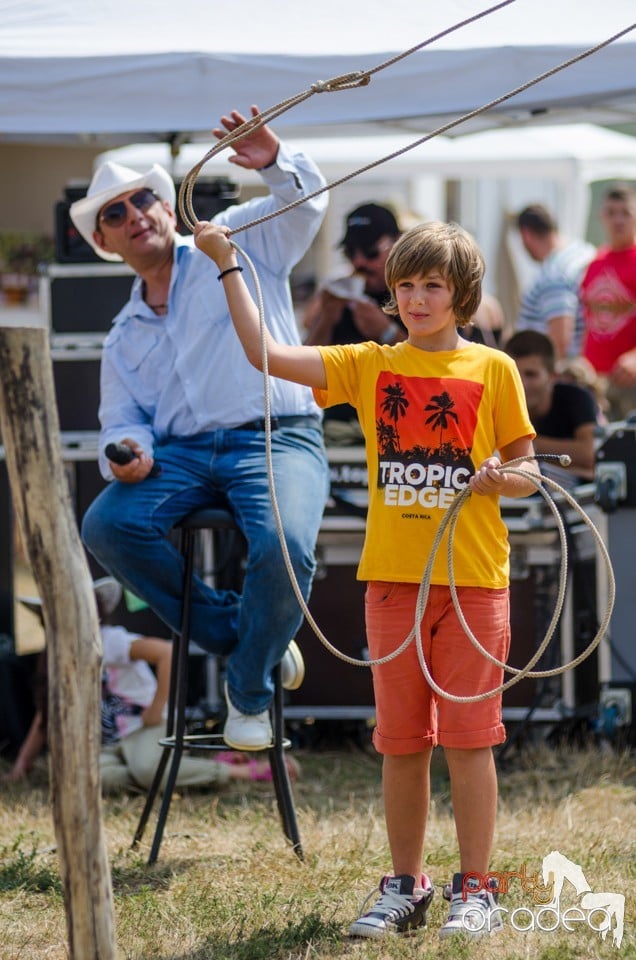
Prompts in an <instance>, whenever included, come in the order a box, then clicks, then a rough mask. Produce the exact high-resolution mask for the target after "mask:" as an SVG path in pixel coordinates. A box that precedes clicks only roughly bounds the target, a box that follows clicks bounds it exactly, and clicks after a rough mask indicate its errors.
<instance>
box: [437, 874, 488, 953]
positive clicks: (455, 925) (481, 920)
mask: <svg viewBox="0 0 636 960" xmlns="http://www.w3.org/2000/svg"><path fill="white" fill-rule="evenodd" d="M463 881H464V874H462V873H456V874H454V876H453V883H452V887H451V889H450V890H449V892H448V895H447V893H446V891H444V897H445V898H446V897H447V896H448V899H450V912H449V914H448V920H447V921H446V923H445V924H444V926H443V927H442V929H441V930H440V932H439V935H440V939H442V940H445V939H446V938H447V937H452V936H454V935H455V934H458V933H464V934H466V936H468V937H471V938H473V937H487V936H489V935H490V934H493V933H498V932H499V930H501V929H502V927H503V920H502V918H501V911H500V910H499V908H498V906H497V892H496V889H495V888H493V889H490V890H483V889H477V887H478V884H477V883H475V884H474V886H475V889H474V891H472V890H471V889H470V888H471V880H470V879H469V881H468V882H467V884H466V888H465V889H464V882H463Z"/></svg>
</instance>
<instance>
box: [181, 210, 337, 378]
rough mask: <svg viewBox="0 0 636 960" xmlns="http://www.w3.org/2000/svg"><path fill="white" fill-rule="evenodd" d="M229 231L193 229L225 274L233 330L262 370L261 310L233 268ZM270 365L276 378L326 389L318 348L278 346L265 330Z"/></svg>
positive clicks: (209, 227)
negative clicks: (259, 313)
mask: <svg viewBox="0 0 636 960" xmlns="http://www.w3.org/2000/svg"><path fill="white" fill-rule="evenodd" d="M228 232H229V228H228V227H225V226H219V225H217V224H214V223H207V222H205V221H200V222H199V223H197V224H196V226H195V228H194V242H195V243H196V245H197V247H198V248H199V250H202V251H203V253H205V254H207V256H208V257H210V259H211V260H213V261H214V263H215V264H216V265H217V267H218V269H219V274H223V273H224V271H229V272H228V273H225V275H224V276H222V278H221V283H222V284H223V288H224V290H225V296H226V297H227V303H228V307H229V309H230V314H231V316H232V321H233V323H234V327H235V329H236V332H237V334H238V337H239V339H240V341H241V343H242V345H243V349H244V350H245V354H246V356H247V359H248V360H249V361H250V363H251V364H252V365H253V366H254V367H256V368H257V369H258V370H262V369H263V363H262V350H261V332H260V324H259V316H258V308H257V306H256V304H255V303H254V301H253V299H252V296H251V294H250V292H249V290H248V289H247V286H246V284H245V282H244V280H243V277H242V276H241V272H240V271H239V270H233V269H232V268H233V267H237V266H238V265H239V263H238V259H237V254H236V250H235V248H234V247H233V246H232V244H231V243H230V241H229V238H228V236H227V234H228ZM266 342H267V365H268V369H269V372H270V374H271V375H272V376H274V377H281V378H282V379H283V380H293V381H294V382H295V383H304V384H305V385H306V386H308V387H316V388H318V389H321V390H324V389H325V388H326V386H327V376H326V373H325V365H324V363H323V360H322V357H321V355H320V351H319V350H318V349H317V348H316V347H307V346H295V345H291V344H288V343H278V342H277V341H276V340H274V338H273V337H272V336H271V334H270V333H269V331H266Z"/></svg>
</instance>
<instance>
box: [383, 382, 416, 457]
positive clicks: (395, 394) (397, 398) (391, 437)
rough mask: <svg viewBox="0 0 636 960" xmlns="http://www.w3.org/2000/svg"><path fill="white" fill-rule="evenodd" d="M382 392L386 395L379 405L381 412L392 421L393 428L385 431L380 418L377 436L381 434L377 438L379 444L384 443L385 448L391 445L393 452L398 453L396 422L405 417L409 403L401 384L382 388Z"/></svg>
mask: <svg viewBox="0 0 636 960" xmlns="http://www.w3.org/2000/svg"><path fill="white" fill-rule="evenodd" d="M382 392H383V393H385V394H386V396H385V398H384V400H383V401H382V404H381V408H382V412H383V413H385V414H386V415H387V417H388V418H389V419H390V420H393V423H394V427H393V428H391V427H390V426H389V429H388V430H387V424H385V423H384V421H383V420H382V419H381V418H380V420H378V423H377V427H378V434H382V437H380V436H378V441H379V442H380V443H382V441H384V445H385V447H386V446H388V444H389V443H392V445H393V447H394V449H395V451H396V452H398V453H399V450H400V435H399V433H398V429H397V422H398V420H399V419H400V417H403V416H405V414H406V411H407V409H408V406H409V401H408V400H407V398H406V396H405V394H404V387H403V386H402V384H401V383H390V384H388V386H386V387H382Z"/></svg>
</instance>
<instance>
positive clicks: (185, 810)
mask: <svg viewBox="0 0 636 960" xmlns="http://www.w3.org/2000/svg"><path fill="white" fill-rule="evenodd" d="M296 755H297V756H298V759H299V760H300V762H301V764H302V771H303V776H302V779H301V781H300V782H299V783H297V784H296V785H295V788H294V793H295V797H296V805H297V813H298V819H299V826H300V831H301V836H302V841H303V846H304V851H305V861H304V862H303V863H301V862H300V861H299V860H298V859H297V858H296V857H295V856H294V854H293V853H292V851H291V850H290V849H289V848H288V847H287V846H286V844H285V841H284V839H283V835H282V832H281V829H280V823H279V820H278V813H277V810H276V806H275V802H274V799H273V792H272V788H271V785H270V784H266V783H264V784H263V783H257V784H249V785H248V786H247V787H243V786H239V785H238V784H233V785H232V786H230V787H228V788H225V789H224V790H223V791H222V792H220V793H216V794H203V793H190V794H182V795H179V796H175V798H174V800H173V805H172V809H171V812H170V817H169V820H168V823H167V827H166V833H165V835H164V841H163V845H162V848H161V851H160V856H159V860H158V862H157V864H155V865H154V866H153V867H149V866H147V864H146V858H147V855H148V849H149V843H150V839H151V836H152V827H153V826H154V821H152V822H151V824H150V825H149V828H148V830H147V835H146V836H145V837H144V841H143V843H142V845H141V847H140V849H139V850H131V849H130V841H131V838H132V836H133V833H134V830H135V826H136V822H137V818H138V816H139V813H140V810H141V805H142V798H141V797H130V796H127V797H121V798H108V799H106V800H105V801H104V822H105V828H106V835H107V844H108V851H109V856H110V861H111V866H112V877H113V889H114V896H115V914H116V930H117V943H118V947H119V949H120V951H121V957H122V958H126V960H212V958H214V960H217V958H218V960H265V958H272V960H310V958H334V957H345V958H353V960H358V958H365V960H366V958H369V960H373V958H388V960H390V958H396V960H397V958H401V960H409V958H415V957H417V958H418V960H428V958H432V957H439V958H442V960H444V958H449V960H462V958H468V957H486V958H489V957H493V958H496V960H513V958H515V960H516V958H524V960H575V958H576V960H579V958H580V960H593V958H601V957H617V958H619V957H620V958H629V960H634V958H636V939H635V937H634V922H635V920H636V758H635V757H634V755H633V753H629V752H623V753H620V754H615V753H611V752H601V751H598V750H594V749H587V750H583V751H581V750H574V749H572V748H560V749H556V748H555V749H547V748H546V747H545V746H543V745H541V746H539V747H536V746H535V747H532V748H528V749H527V750H524V751H523V752H522V753H521V752H520V753H518V754H516V755H515V757H514V758H512V759H511V760H509V761H508V763H507V765H506V768H504V769H503V770H501V771H500V813H499V819H498V829H497V836H496V841H495V848H494V851H493V857H492V869H493V870H496V871H498V872H503V871H514V870H519V869H520V868H521V866H522V864H525V865H526V868H527V870H528V873H532V872H535V871H538V870H540V868H541V862H542V859H543V857H544V856H546V854H548V853H549V852H550V851H552V850H559V851H560V852H561V853H562V854H564V855H565V856H567V857H568V858H569V859H570V860H572V861H573V862H575V863H577V864H579V865H580V866H581V867H582V868H583V871H584V873H585V876H586V878H587V880H588V882H589V884H590V886H591V887H592V889H593V891H595V892H597V891H609V892H615V893H623V894H625V896H626V913H625V934H624V937H623V941H622V944H621V946H620V948H617V947H616V946H615V945H613V944H612V938H611V934H610V935H609V936H608V938H607V940H606V941H603V940H602V939H601V937H600V935H599V934H598V933H596V932H594V931H593V930H592V929H590V927H589V926H588V925H587V924H583V923H579V924H573V925H572V930H571V932H569V931H567V930H564V929H563V928H562V926H561V927H559V929H558V930H555V931H552V932H543V933H542V932H540V931H534V932H520V931H519V930H518V929H514V927H513V926H512V925H511V924H507V925H506V928H505V929H504V931H503V932H502V933H500V934H498V935H497V936H496V937H492V938H488V939H482V940H479V941H473V942H467V941H465V940H464V938H463V937H461V938H456V939H454V940H452V941H450V942H449V941H445V942H444V943H441V942H440V941H439V940H438V937H437V930H438V928H439V927H440V925H441V924H442V923H443V922H444V919H445V916H446V909H447V904H446V903H445V902H444V901H443V899H442V896H441V888H442V885H443V883H444V882H445V881H447V880H449V879H450V877H451V875H452V873H453V870H454V869H455V864H456V843H455V834H454V827H453V821H452V815H451V810H450V802H449V789H448V781H447V777H446V772H445V766H444V763H443V757H442V756H441V755H440V757H436V758H435V761H434V777H433V801H432V810H431V818H430V826H429V830H428V839H427V854H426V870H427V871H428V873H429V874H430V875H431V877H432V878H433V881H434V883H435V886H436V888H437V893H436V895H435V898H434V901H433V905H432V907H431V910H430V913H429V925H428V928H427V929H426V930H424V931H421V932H419V933H418V934H417V935H416V936H413V937H409V938H396V937H394V938H391V939H390V940H383V941H352V940H349V939H348V938H347V936H346V931H347V927H348V924H349V923H350V922H351V920H352V919H353V918H354V917H355V916H356V915H357V912H358V909H359V906H360V904H361V901H362V900H363V899H364V897H365V896H366V895H367V893H369V892H370V890H371V889H372V888H373V887H374V886H375V885H377V883H378V881H379V879H380V877H381V875H382V874H383V873H384V872H387V871H388V869H389V859H388V852H387V846H386V841H385V835H384V825H383V820H382V808H381V802H380V794H379V783H380V763H379V759H378V757H377V756H376V755H375V754H374V753H373V751H372V750H371V749H370V748H369V749H367V748H366V745H364V744H363V746H362V747H361V748H352V747H350V748H348V749H347V748H345V749H342V750H338V751H333V750H329V751H325V750H323V751H315V752H309V751H299V752H297V754H296ZM0 764H2V761H0ZM0 772H2V770H1V769H0ZM0 797H1V803H0V931H1V943H0V957H1V958H2V960H45V958H46V960H63V958H66V957H67V956H68V954H67V950H66V929H65V914H64V904H63V899H62V892H61V888H60V882H59V878H58V871H57V860H56V853H55V837H54V833H53V827H52V822H51V815H50V808H49V802H48V789H47V779H46V767H45V762H44V761H43V762H42V765H41V766H40V767H38V769H37V770H36V771H35V773H34V775H33V777H32V780H31V782H30V783H29V784H7V783H4V784H0ZM566 887H569V885H567V884H566ZM561 900H562V906H563V908H566V907H570V906H573V905H574V904H575V903H576V897H575V894H574V890H573V888H571V887H569V889H568V891H567V894H566V888H565V887H564V890H563V893H562V898H561ZM566 901H567V902H566ZM501 903H502V905H504V906H506V908H508V909H509V910H510V911H512V910H513V909H517V908H520V907H531V906H532V897H531V894H529V893H528V892H524V891H523V890H522V889H521V886H520V884H519V883H517V884H516V886H515V882H514V881H513V882H512V883H511V892H510V893H509V895H508V896H507V897H505V898H502V900H501ZM524 917H525V918H526V919H525V920H524V924H525V923H527V922H528V920H527V917H528V914H527V913H526V914H524ZM595 922H596V924H597V925H598V922H599V921H598V920H596V921H595ZM520 925H521V921H519V923H518V926H520ZM80 960H81V958H80Z"/></svg>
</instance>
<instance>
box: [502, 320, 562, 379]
mask: <svg viewBox="0 0 636 960" xmlns="http://www.w3.org/2000/svg"><path fill="white" fill-rule="evenodd" d="M504 350H505V352H506V353H507V354H508V356H510V357H512V359H513V360H521V359H522V358H523V357H540V358H541V360H542V361H543V363H544V366H545V368H546V370H548V372H549V373H554V369H555V366H556V352H555V349H554V344H553V343H552V341H551V340H550V337H547V336H546V335H545V333H540V332H539V331H538V330H520V331H519V333H515V334H513V335H512V336H511V337H510V340H508V342H507V343H506V345H505V347H504Z"/></svg>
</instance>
